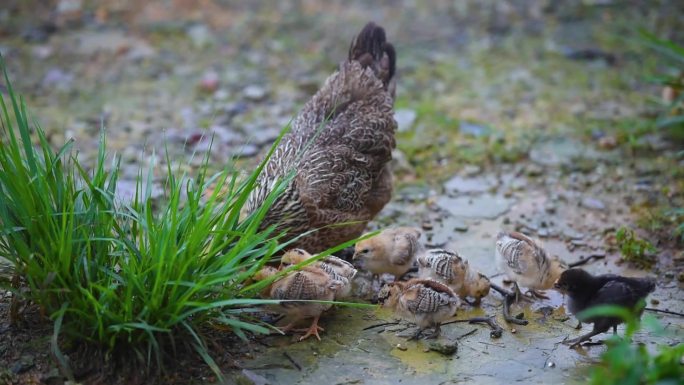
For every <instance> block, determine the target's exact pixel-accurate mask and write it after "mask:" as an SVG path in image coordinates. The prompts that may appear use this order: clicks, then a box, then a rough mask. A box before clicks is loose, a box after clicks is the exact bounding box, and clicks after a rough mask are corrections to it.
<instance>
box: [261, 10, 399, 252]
mask: <svg viewBox="0 0 684 385" xmlns="http://www.w3.org/2000/svg"><path fill="white" fill-rule="evenodd" d="M394 70H395V53H394V48H393V47H392V45H391V44H389V43H387V42H386V41H385V32H384V30H383V29H382V28H381V27H379V26H376V25H375V24H373V23H369V24H368V25H366V27H365V28H364V29H363V30H362V31H361V33H360V34H359V36H358V37H357V38H356V39H355V40H354V41H353V42H352V45H351V48H350V50H349V57H348V59H347V60H346V61H345V62H344V63H342V64H341V65H340V68H339V70H338V71H336V72H335V73H333V74H332V75H331V76H330V77H328V79H327V80H326V81H325V84H324V85H323V86H322V87H321V89H320V90H319V91H318V92H317V93H316V94H315V95H314V96H313V97H312V98H311V100H309V102H308V103H306V105H305V106H304V108H303V109H302V111H301V112H300V113H299V115H298V116H297V117H296V118H295V119H294V121H293V122H292V129H291V131H290V132H289V133H287V134H286V135H285V136H284V137H283V139H282V141H281V143H280V144H279V146H278V147H277V148H276V150H275V152H274V153H273V155H272V157H271V159H269V161H268V163H267V165H266V167H265V168H264V171H263V172H262V174H261V175H260V177H259V180H258V189H257V190H255V192H254V193H253V194H252V196H251V197H250V202H249V206H248V208H249V211H252V210H254V209H255V208H256V207H258V206H260V205H261V204H263V202H264V201H265V199H266V197H267V196H268V194H269V193H270V192H271V189H272V188H273V186H274V183H275V182H276V181H277V180H279V179H284V178H287V176H288V175H292V174H291V173H294V178H293V180H292V181H291V182H290V183H289V185H288V186H287V188H286V190H285V192H284V193H283V194H282V195H281V196H279V197H278V198H277V199H276V201H275V202H274V203H273V205H272V206H271V208H270V210H269V212H268V214H267V215H266V217H265V218H264V221H263V224H262V227H264V228H265V227H266V226H270V225H273V224H276V225H277V231H279V232H280V231H287V236H286V239H292V238H294V237H296V236H299V235H301V234H302V233H305V232H306V231H309V230H313V229H320V228H322V229H321V230H319V231H316V232H315V233H313V234H311V235H308V236H306V237H303V238H302V239H300V240H299V241H298V242H297V243H296V244H295V245H293V246H302V247H304V248H306V250H308V251H310V252H312V253H316V252H320V251H322V250H324V249H327V248H329V247H332V246H335V245H338V244H340V243H342V242H345V241H348V240H351V239H353V238H356V237H358V236H359V235H361V232H362V231H363V229H364V227H365V225H366V223H367V222H368V221H369V220H371V219H372V218H373V217H374V216H375V215H376V214H377V213H378V212H379V211H380V210H381V209H382V208H383V207H384V206H385V204H386V203H387V202H388V201H389V199H390V198H391V193H392V175H391V172H390V170H389V168H388V162H389V161H390V160H391V159H392V149H393V148H394V147H395V140H394V131H395V129H396V122H395V120H394V116H393V115H394V112H393V103H394V99H393V98H394V78H393V77H394ZM344 222H357V223H354V224H351V225H345V226H341V227H334V228H323V227H324V226H328V225H332V224H340V223H344Z"/></svg>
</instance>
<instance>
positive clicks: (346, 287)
mask: <svg viewBox="0 0 684 385" xmlns="http://www.w3.org/2000/svg"><path fill="white" fill-rule="evenodd" d="M311 257H312V255H311V254H309V253H308V252H307V251H306V250H303V249H292V250H289V251H287V252H286V253H285V254H283V256H282V257H281V258H280V267H281V268H283V267H288V266H291V265H296V264H298V263H302V262H304V261H306V260H307V259H309V258H311ZM307 266H313V267H317V268H319V269H321V270H323V271H325V272H326V273H327V274H328V276H329V277H330V278H331V279H333V280H337V281H340V282H343V283H344V284H343V286H342V288H341V289H340V291H339V292H338V294H337V296H336V298H335V299H340V298H346V297H348V296H349V293H350V292H351V288H352V285H351V281H352V279H353V278H354V276H355V275H356V269H355V268H354V266H352V264H351V263H349V262H347V261H345V260H343V259H340V258H337V257H335V256H333V255H331V256H328V257H325V258H324V259H322V260H319V261H316V262H314V263H312V264H311V265H307Z"/></svg>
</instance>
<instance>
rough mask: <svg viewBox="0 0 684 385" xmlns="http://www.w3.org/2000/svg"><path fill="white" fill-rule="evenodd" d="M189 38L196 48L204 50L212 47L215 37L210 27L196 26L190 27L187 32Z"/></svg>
mask: <svg viewBox="0 0 684 385" xmlns="http://www.w3.org/2000/svg"><path fill="white" fill-rule="evenodd" d="M186 34H187V35H188V38H190V41H192V45H194V46H195V48H204V47H206V46H209V45H211V43H212V41H213V39H214V38H213V36H212V33H211V30H209V27H207V26H206V25H204V24H195V25H193V26H191V27H189V28H188V29H187V31H186Z"/></svg>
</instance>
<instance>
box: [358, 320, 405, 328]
mask: <svg viewBox="0 0 684 385" xmlns="http://www.w3.org/2000/svg"><path fill="white" fill-rule="evenodd" d="M388 325H399V321H396V322H383V323H381V324H377V325H371V326H366V327H365V328H363V329H361V330H371V329H375V328H379V327H381V326H388Z"/></svg>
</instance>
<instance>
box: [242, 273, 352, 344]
mask: <svg viewBox="0 0 684 385" xmlns="http://www.w3.org/2000/svg"><path fill="white" fill-rule="evenodd" d="M277 272H278V270H276V269H275V268H273V267H265V268H264V269H262V270H261V271H259V272H258V273H257V274H256V276H255V277H256V278H260V279H265V278H268V277H271V276H273V275H274V274H276V273H277ZM343 286H344V282H341V281H339V280H335V279H331V278H330V276H329V275H328V273H326V272H325V271H323V270H321V269H319V268H316V267H312V266H307V267H304V268H303V269H302V270H298V271H293V272H290V273H288V274H286V275H284V276H283V277H282V278H280V279H277V280H275V281H274V282H273V283H271V284H270V285H269V286H267V287H266V288H265V289H264V290H263V291H262V293H264V294H265V295H264V296H265V297H267V298H272V299H278V300H305V301H332V300H334V299H335V297H336V295H337V294H338V293H339V292H340V290H341V289H342V287H343ZM330 307H331V305H330V304H328V303H315V302H297V301H293V302H282V303H280V304H279V305H278V306H276V307H273V308H272V309H273V310H274V311H275V312H278V313H282V314H285V315H286V316H287V318H288V319H289V320H290V323H288V324H287V325H286V326H284V327H282V328H281V329H280V330H281V331H283V332H287V331H289V330H291V329H292V328H293V326H294V325H295V324H296V323H297V322H299V321H301V320H303V319H306V318H313V322H312V323H311V326H310V327H309V328H307V329H295V331H305V332H306V333H305V334H304V335H303V336H302V337H300V338H299V340H300V341H302V340H304V339H306V338H308V337H310V336H311V335H314V336H316V338H317V339H318V340H319V341H320V340H321V337H320V336H319V335H318V332H319V331H322V330H324V329H323V328H322V327H320V326H318V319H319V318H320V316H321V313H323V312H324V311H326V310H328V309H329V308H330Z"/></svg>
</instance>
